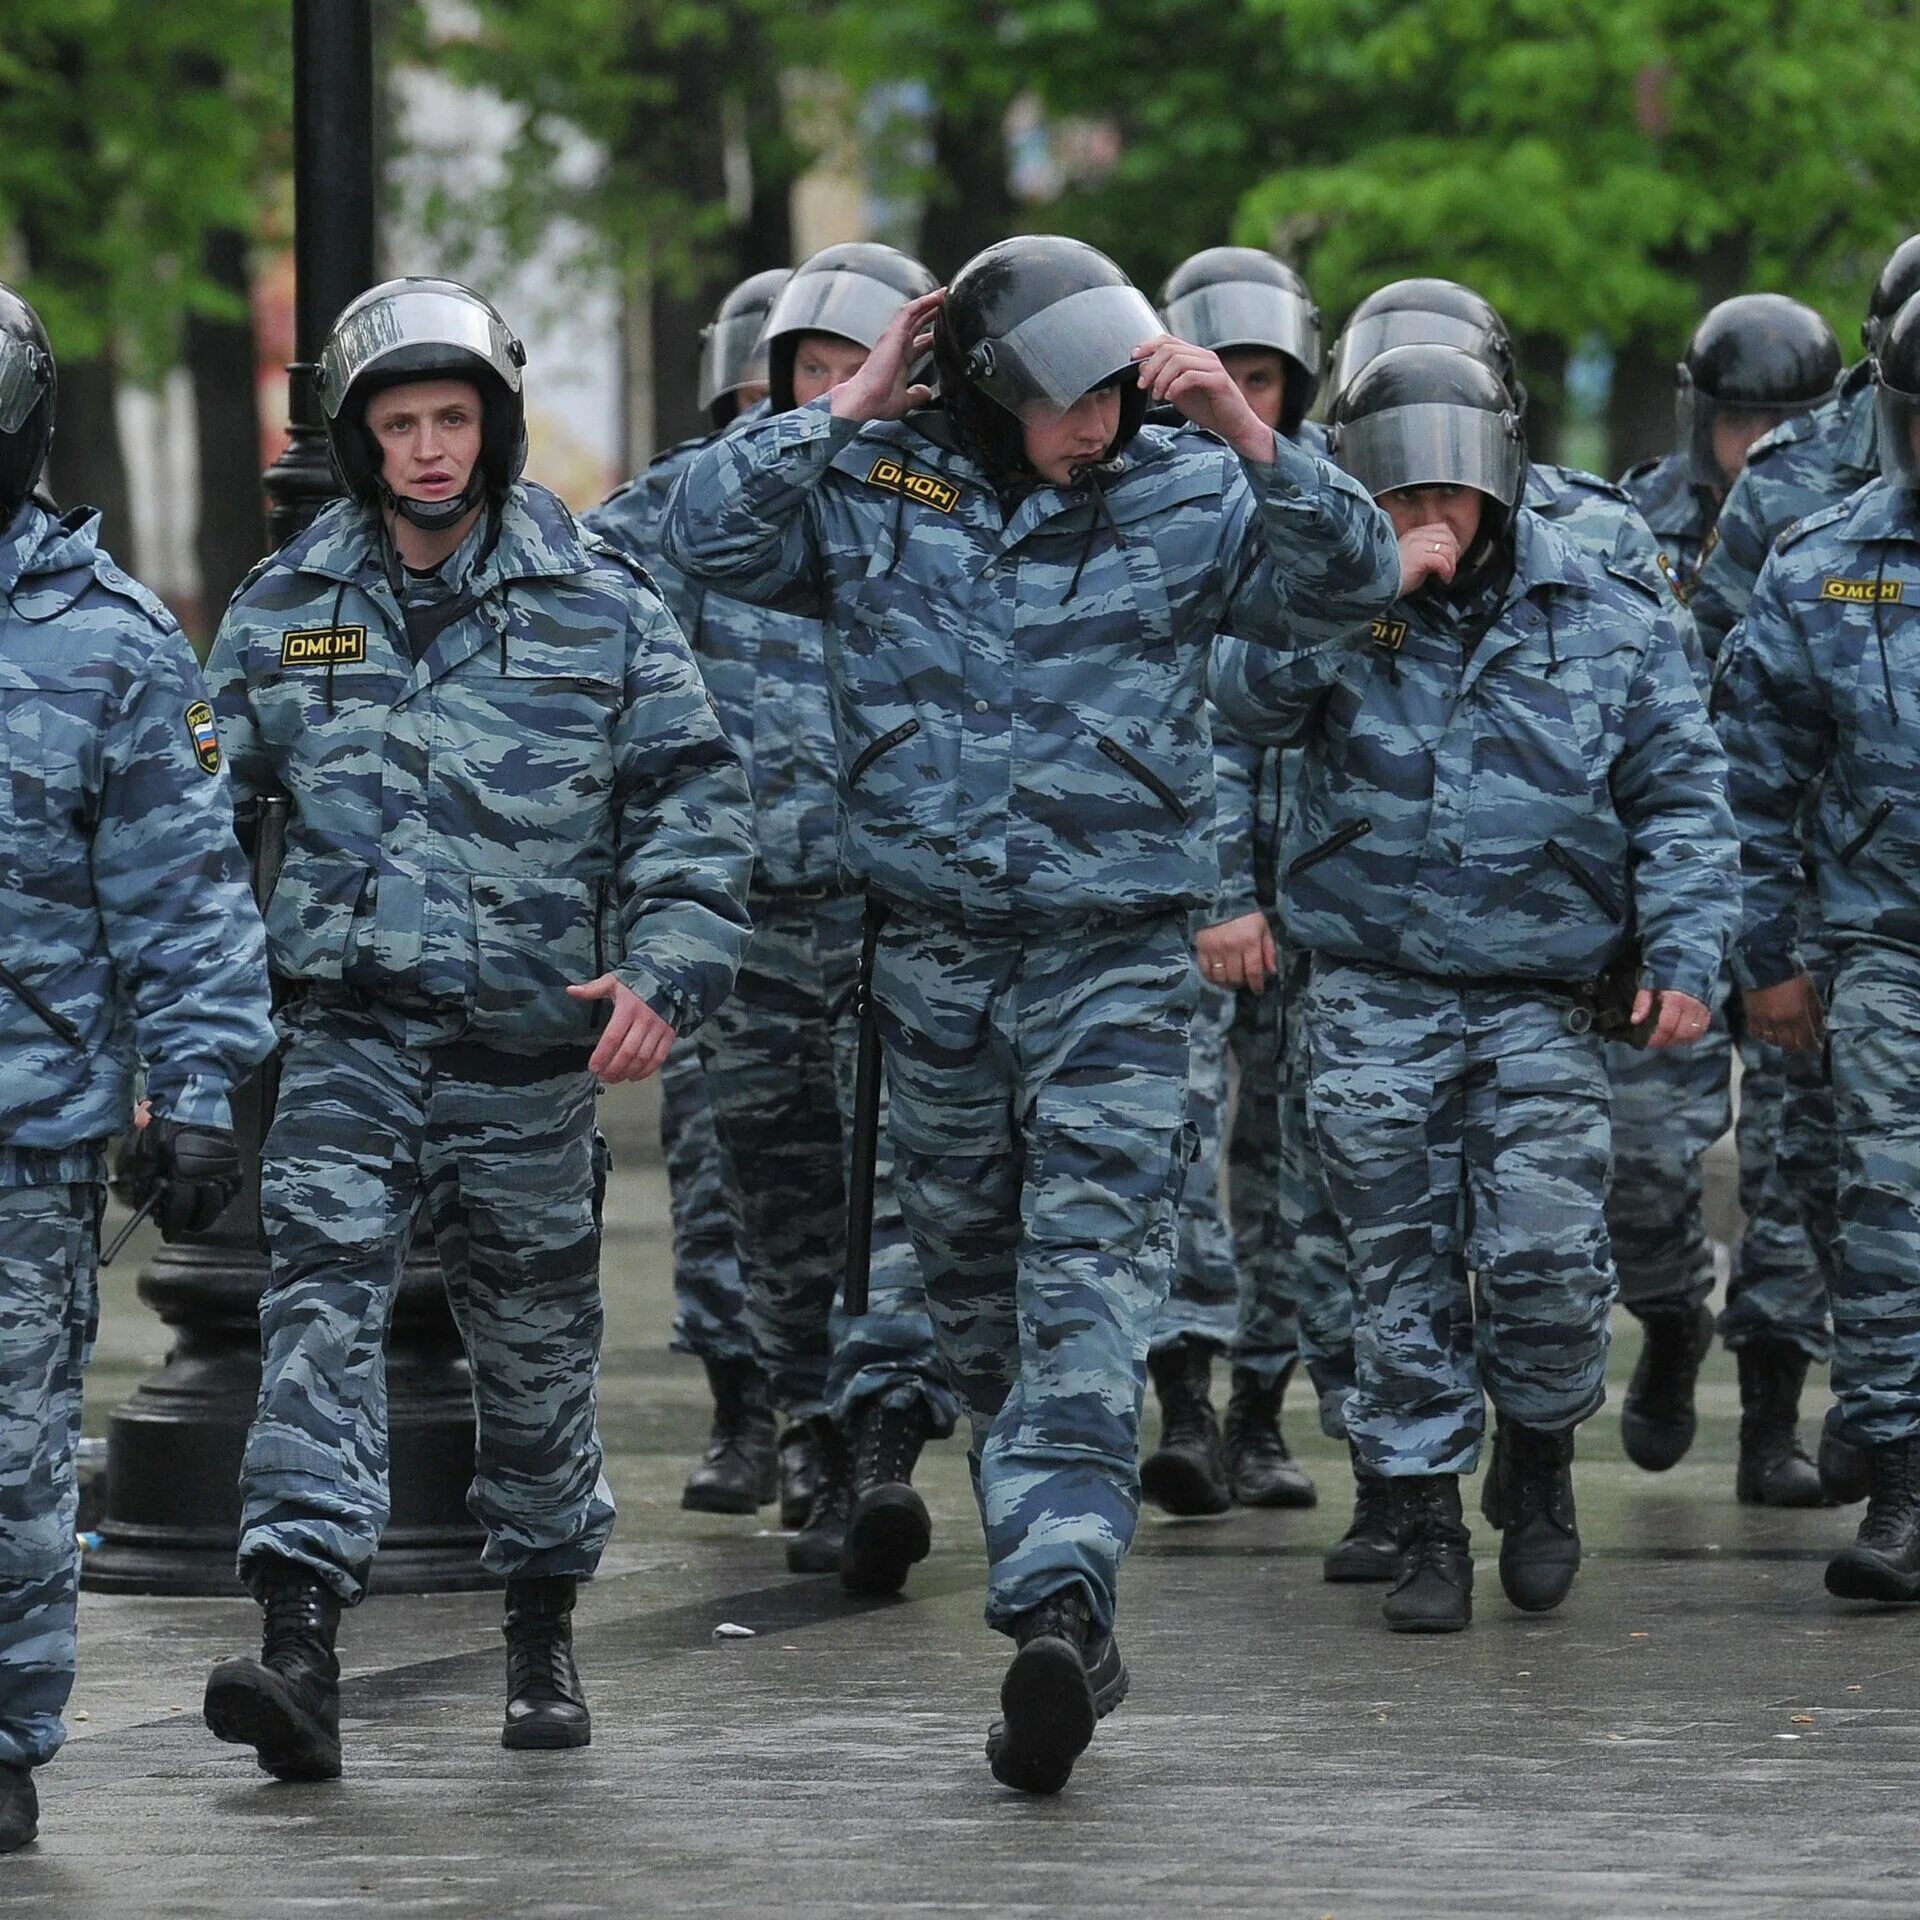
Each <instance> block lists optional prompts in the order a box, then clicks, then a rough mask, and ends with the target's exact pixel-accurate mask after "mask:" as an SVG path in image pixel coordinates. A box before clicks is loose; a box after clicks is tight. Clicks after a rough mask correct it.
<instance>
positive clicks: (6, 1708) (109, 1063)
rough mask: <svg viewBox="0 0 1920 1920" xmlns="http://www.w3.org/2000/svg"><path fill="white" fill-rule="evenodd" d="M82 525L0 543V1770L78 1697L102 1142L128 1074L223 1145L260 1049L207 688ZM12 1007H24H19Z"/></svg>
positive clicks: (119, 1112)
mask: <svg viewBox="0 0 1920 1920" xmlns="http://www.w3.org/2000/svg"><path fill="white" fill-rule="evenodd" d="M98 525H99V522H98V519H97V517H95V516H93V515H91V514H88V513H85V512H80V513H74V514H69V515H68V516H67V517H66V518H65V519H62V520H56V519H54V517H53V516H52V515H51V514H50V513H47V512H45V511H44V510H43V509H42V508H41V507H39V506H38V505H36V504H34V503H33V502H28V503H27V504H26V505H25V506H23V507H21V508H20V510H19V511H18V513H16V514H15V516H14V517H13V519H12V521H11V523H10V524H9V525H8V526H7V527H6V529H5V531H4V533H0V967H4V968H5V970H6V974H8V975H11V976H12V979H11V981H9V980H7V979H6V978H5V977H4V976H0V1380H4V1381H5V1382H6V1398H5V1411H4V1418H0V1764H6V1765H11V1766H28V1767H31V1766H38V1765H39V1764H40V1763H41V1762H42V1761H45V1760H48V1759H51V1758H52V1756H53V1754H54V1753H55V1752H56V1751H57V1749H58V1748H59V1746H60V1743H61V1741H62V1740H63V1739H64V1738H65V1729H64V1728H63V1727H62V1726H61V1723H60V1714H61V1709H62V1708H63V1707H64V1706H65V1704H66V1700H67V1695H68V1693H69V1691H70V1690H71V1688H72V1686H73V1668H74V1605H75V1592H76V1585H77V1579H78V1561H77V1555H76V1553H75V1549H74V1511H75V1485H74V1474H73V1447H74V1443H75V1441H77V1440H78V1439H79V1437H80V1392H81V1375H82V1373H83V1372H84V1370H85V1367H86V1364H87V1357H88V1354H89V1352H90V1350H91V1348H92V1344H93V1332H94V1325H95V1319H96V1314H97V1303H96V1296H95V1287H94V1272H95V1266H96V1263H97V1260H98V1256H99V1246H100V1241H99V1229H100V1209H101V1205H102V1202H103V1200H104V1197H105V1186H106V1165H105V1146H106V1140H107V1137H108V1136H109V1135H110V1134H113V1133H116V1132H118V1131H120V1130H121V1129H122V1128H124V1127H125V1126H126V1125H127V1124H128V1121H129V1119H130V1118H131V1116H132V1112H133V1103H134V1093H135V1087H134V1072H135V1065H136V1056H138V1058H139V1060H141V1061H144V1063H145V1069H146V1089H145V1090H146V1094H147V1096H148V1098H150V1099H151V1100H152V1102H153V1110H154V1112H155V1114H156V1115H158V1116H159V1117H161V1118H163V1119H172V1120H176V1121H179V1122H181V1123H182V1124H184V1125H193V1126H203V1127H217V1128H225V1127H230V1126H231V1125H232V1124H233V1121H232V1116H231V1114H230V1112H229V1111H228V1105H227V1093H228V1089H229V1088H230V1087H231V1086H232V1085H234V1084H235V1083H236V1082H237V1081H239V1080H240V1079H242V1078H243V1077H244V1076H245V1074H246V1073H247V1071H248V1070H249V1068H251V1067H252V1066H253V1065H254V1063H255V1062H256V1061H258V1060H261V1059H263V1058H264V1057H265V1056H266V1054H267V1052H268V1051H269V1050H270V1048H271V1047H272V1044H273V1031H272V1027H271V1026H270V1024H269V1021H268V1014H267V977H266V954H265V942H264V940H263V937H262V934H261V930H260V917H259V915H258V914H257V913H256V912H255V911H254V907H253V900H252V895H251V894H250V892H249V890H248V886H247V875H246V869H245V865H244V863H243V862H242V860H241V857H240V851H239V848H238V846H237V845H236V844H235V841H234V838H233V815H232V810H231V804H230V800H229V796H228V792H227V782H226V778H225V775H224V774H223V773H222V771H221V766H220V754H219V745H218V742H217V740H216V738H215V736H214V732H213V716H212V714H211V713H210V712H209V711H208V710H207V707H206V689H205V688H204V686H203V685H202V684H201V679H200V670H199V668H198V667H197V666H196V665H195V664H194V660H193V655H192V654H191V653H190V652H189V651H188V649H187V643H186V641H185V640H184V639H182V638H181V636H180V633H179V630H178V629H177V628H176V627H175V626H174V624H173V620H172V618H171V616H169V614H168V613H167V611H166V609H165V608H164V607H162V606H161V604H160V603H159V601H157V600H155V599H154V598H153V597H152V595H150V594H149V593H147V592H146V591H145V589H144V588H142V587H139V586H137V585H136V584H135V583H134V582H133V581H131V580H129V579H128V578H127V576H126V575H125V574H123V573H121V572H120V570H119V569H118V568H117V567H115V566H114V564H113V562H112V561H111V560H110V559H108V557H107V555H106V554H105V553H104V552H103V551H102V550H101V549H100V547H99V546H98V545H97V544H96V539H95V536H96V531H97V528H98ZM23 989H24V991H23Z"/></svg>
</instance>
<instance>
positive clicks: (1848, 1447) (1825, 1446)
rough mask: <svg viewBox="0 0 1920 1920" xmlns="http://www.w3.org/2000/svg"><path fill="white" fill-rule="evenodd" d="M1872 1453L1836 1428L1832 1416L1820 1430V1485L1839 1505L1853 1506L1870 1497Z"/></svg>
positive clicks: (1829, 1416) (1828, 1417) (1836, 1504)
mask: <svg viewBox="0 0 1920 1920" xmlns="http://www.w3.org/2000/svg"><path fill="white" fill-rule="evenodd" d="M1871 1457H1872V1455H1871V1451H1870V1449H1868V1448H1866V1447H1857V1446H1855V1445H1854V1443H1853V1442H1852V1441H1851V1440H1849V1439H1848V1438H1847V1436H1846V1435H1845V1434H1844V1433H1842V1432H1841V1431H1840V1429H1839V1428H1838V1427H1837V1426H1835V1425H1834V1421H1833V1415H1832V1414H1829V1415H1828V1416H1827V1418H1826V1420H1825V1421H1824V1422H1823V1423H1822V1425H1821V1428H1820V1484H1821V1485H1822V1486H1823V1487H1825V1488H1826V1490H1827V1493H1828V1495H1829V1496H1830V1497H1831V1498H1832V1500H1833V1503H1834V1505H1835V1506H1839V1507H1850V1506H1852V1505H1853V1503H1854V1502H1855V1501H1856V1500H1864V1499H1865V1498H1866V1497H1867V1483H1868V1472H1867V1467H1868V1462H1869V1460H1870V1459H1871Z"/></svg>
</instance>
